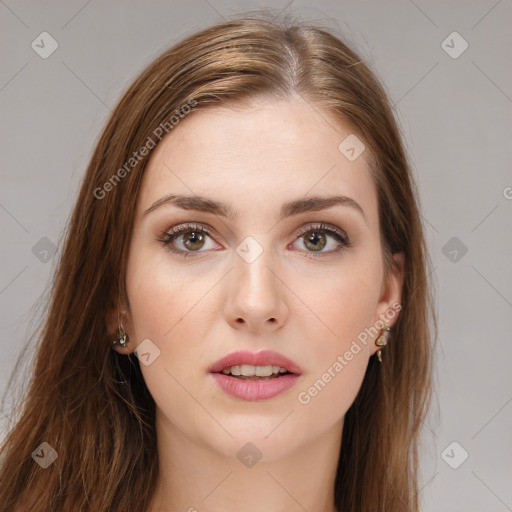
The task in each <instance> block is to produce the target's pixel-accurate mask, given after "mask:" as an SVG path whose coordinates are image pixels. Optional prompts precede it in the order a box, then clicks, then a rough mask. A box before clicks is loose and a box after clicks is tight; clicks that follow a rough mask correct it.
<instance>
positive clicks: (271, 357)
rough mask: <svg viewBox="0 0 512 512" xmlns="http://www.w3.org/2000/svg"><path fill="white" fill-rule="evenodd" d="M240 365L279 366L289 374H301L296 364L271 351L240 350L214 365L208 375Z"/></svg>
mask: <svg viewBox="0 0 512 512" xmlns="http://www.w3.org/2000/svg"><path fill="white" fill-rule="evenodd" d="M242 364H248V365H252V366H268V365H271V366H279V367H280V368H286V370H288V371H289V372H290V373H297V374H301V373H302V370H301V368H300V367H299V365H298V364H297V363H295V362H293V361H292V360H291V359H288V358H287V357H285V356H283V355H282V354H279V353H278V352H274V351H273V350H261V351H260V352H251V351H249V350H240V351H238V352H232V353H231V354H228V355H227V356H225V357H223V358H222V359H219V360H218V361H217V362H216V363H214V364H213V365H212V366H211V367H210V369H209V371H210V373H219V372H222V370H224V368H229V367H231V366H240V365H242Z"/></svg>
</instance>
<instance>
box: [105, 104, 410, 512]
mask: <svg viewBox="0 0 512 512" xmlns="http://www.w3.org/2000/svg"><path fill="white" fill-rule="evenodd" d="M320 114H321V115H320ZM350 133H352V132H351V130H350V127H349V126H343V125H340V123H339V122H337V123H335V122H334V120H333V119H331V118H329V117H328V115H327V113H326V112H320V111H319V110H315V109H313V108H312V107H311V106H310V105H309V104H307V103H305V102H304V101H302V100H301V99H300V98H297V99H296V100H293V101H289V102H288V101H283V102H275V103H269V102H266V101H264V100H257V101H255V102H254V103H253V105H252V106H251V108H250V109H247V110H240V109H229V108H225V107H224V108H214V109H211V110H210V109H209V110H198V111H197V112H194V113H192V114H190V115H189V116H188V117H187V118H185V119H184V120H182V121H181V123H180V124H179V125H178V126H177V127H176V128H175V129H174V130H173V132H172V133H171V134H170V136H168V137H167V138H165V139H164V140H163V141H162V142H161V143H160V144H159V145H158V146H157V147H156V148H155V150H154V151H153V154H152V156H151V159H150V161H149V163H148V167H147V169H146V171H145V175H144V177H143V181H142V185H141V190H140V193H139V197H138V202H137V210H136V218H135V225H134V230H133V234H132V239H131V242H130V252H129V259H128V268H127V276H126V279H127V291H128V298H129V301H130V309H128V308H127V305H126V304H120V305H116V306H115V308H113V309H112V311H111V312H110V313H109V317H108V326H109V328H110V329H111V330H112V331H114V330H115V329H116V327H117V325H118V321H117V318H118V306H119V308H120V310H121V312H122V322H123V326H124V328H125V330H126V332H127V333H128V336H129V340H130V341H129V344H128V346H127V347H126V348H122V347H117V348H116V350H118V351H119V352H120V353H130V352H133V351H134V350H135V348H136V347H137V345H138V344H140V343H141V342H142V341H143V340H145V339H149V340H151V343H152V344H153V345H149V346H150V347H153V348H151V350H152V351H153V352H154V353H156V352H155V350H156V348H157V349H158V350H159V351H160V353H159V355H158V357H156V358H155V359H154V361H152V363H151V364H149V365H147V366H146V365H144V364H141V369H142V372H143V376H144V380H145V381H146V384H147V386H148V389H149V391H150V392H151V394H152V396H153V398H154V400H155V402H156V407H157V409H156V429H157V437H158V452H159V478H158V484H157V489H156V492H155V494H154V497H153V501H152V505H151V507H150V509H149V510H148V511H147V512H163V511H166V512H167V511H169V512H178V511H180V512H181V511H182V512H185V511H190V512H192V511H194V510H197V511H220V510H222V511H223V512H231V511H237V512H238V511H240V510H244V512H261V511H270V510H272V511H275V512H278V511H281V512H295V511H297V512H299V511H300V512H303V510H304V509H305V510H308V512H326V511H327V512H333V511H334V512H335V511H336V508H335V506H334V481H335V476H336V469H337V464H338V455H339V450H340V446H341V432H342V428H343V420H344V416H345V413H346V411H347V410H348V408H349V407H350V405H351V404H352V403H353V401H354V399H355V397H356V395H357V393H358V391H359V389H360V387H361V383H362V381H363V377H364V374H365V371H366V367H367V365H368V360H369V358H370V357H371V356H372V355H373V354H374V353H375V351H376V350H377V349H378V347H377V346H376V345H375V343H374V341H375V339H376V338H377V335H375V336H373V337H370V338H368V342H367V343H366V344H363V343H359V344H358V345H359V348H360V350H359V351H358V352H357V353H356V354H354V355H353V357H351V358H350V360H348V361H347V360H345V359H344V361H345V362H346V363H347V364H344V365H343V369H342V371H338V372H334V376H333V370H332V367H333V364H334V363H335V362H336V361H339V359H338V356H340V355H343V354H345V353H346V352H347V351H350V350H351V347H354V345H353V342H354V340H356V339H357V336H358V335H359V334H360V333H361V332H363V331H364V330H365V328H369V327H371V326H374V325H376V322H377V321H378V320H379V319H382V318H388V319H389V311H390V310H392V309H393V304H396V303H399V302H400V299H401V290H402V283H403V259H402V256H401V255H396V256H395V260H396V262H397V263H398V268H397V269H396V270H392V271H391V272H390V273H389V275H388V276H387V277H386V276H385V272H384V265H383V256H382V248H381V243H380V236H379V217H378V204H377V193H376V187H375V184H374V182H373V179H372V177H371V174H370V172H369V170H368V168H367V159H366V157H367V155H366V153H363V154H362V155H361V156H360V157H359V158H357V159H356V160H355V161H349V160H348V159H347V158H346V157H345V156H344V155H343V154H342V153H341V152H340V151H339V150H338V146H339V144H340V142H341V141H343V140H344V139H345V138H346V137H347V136H348V135H349V134H350ZM170 193H173V194H183V195H187V196H201V197H206V198H209V199H212V200H215V201H218V202H221V203H223V204H225V205H226V207H229V208H230V209H231V210H233V212H234V213H236V217H234V218H232V219H230V218H227V217H223V216H221V215H219V214H214V213H209V212H200V211H196V210H191V209H187V210H186V209H182V208H180V207H178V206H176V205H173V204H165V205H161V206H159V207H156V208H154V209H153V210H152V211H151V212H149V213H147V214H144V212H145V211H146V210H147V209H148V208H149V207H150V206H151V205H152V204H153V203H154V202H155V201H157V200H159V199H160V198H162V197H164V196H166V195H167V194H170ZM334 195H336V196H346V197H348V198H350V199H352V201H353V202H355V203H357V205H359V207H360V208H361V210H362V211H360V209H359V208H358V207H357V206H355V205H354V204H348V202H346V204H342V205H340V204H336V205H333V206H330V207H328V208H325V209H321V210H317V211H309V212H302V213H297V214H295V215H291V216H288V217H285V218H283V219H280V210H281V208H282V205H283V204H284V203H287V202H290V201H293V200H296V199H304V198H311V197H313V196H321V197H328V196H334ZM187 223H191V224H193V225H194V226H196V227H195V228H194V229H192V230H190V231H192V232H195V233H196V234H197V233H199V234H200V236H201V235H202V238H199V239H197V237H196V238H195V239H194V238H193V235H192V236H191V232H190V231H189V232H188V233H187V232H180V233H178V234H177V236H176V237H175V238H174V239H173V241H172V242H171V244H170V245H169V246H165V245H164V243H163V242H162V241H159V237H160V236H161V234H162V233H164V232H169V231H170V230H171V229H172V228H173V227H175V226H179V225H183V224H187ZM320 223H324V224H326V225H327V226H328V227H333V228H335V229H338V231H340V232H341V233H342V235H343V236H344V239H346V237H348V239H349V240H350V246H348V247H346V246H344V244H343V243H342V242H340V241H339V240H338V239H337V238H336V237H334V236H333V235H332V234H330V233H329V232H326V231H322V230H320V229H319V228H318V224H320ZM197 225H199V228H205V229H207V230H208V231H209V233H206V232H202V233H201V232H200V231H198V227H197ZM307 227H311V230H310V232H309V234H308V235H307V236H306V231H305V232H304V233H303V234H300V235H299V236H297V233H298V232H299V230H300V229H301V228H307ZM311 231H313V232H314V233H317V238H316V239H315V238H314V237H313V238H311ZM247 237H252V239H253V240H255V241H256V242H257V244H259V246H260V247H261V250H262V252H261V254H260V255H259V256H258V257H257V258H256V259H255V260H254V261H251V262H250V263H248V261H246V260H245V259H244V258H243V257H241V256H240V254H239V253H238V252H237V248H238V247H240V246H241V247H244V246H245V245H244V244H245V243H246V242H247V240H246V238H247ZM252 239H251V240H252ZM308 241H309V243H308ZM241 244H242V245H241ZM168 247H172V248H174V249H175V250H177V251H181V252H182V253H187V257H184V256H183V255H182V254H174V253H171V252H170V251H169V249H168ZM253 247H256V246H253ZM123 312H124V313H123ZM397 315H398V313H396V314H394V315H393V316H394V318H392V319H390V320H388V321H387V322H386V323H387V324H388V325H390V326H392V325H393V324H394V322H395V321H396V318H397ZM244 349H246V350H250V351H252V352H258V351H260V350H263V349H265V350H274V351H276V352H279V353H281V354H283V355H285V356H286V357H288V358H290V359H292V360H293V361H295V362H296V363H297V364H298V365H299V366H300V367H301V369H302V373H301V376H300V377H299V378H298V382H297V384H296V385H295V386H294V387H293V388H292V389H289V390H288V391H285V392H284V393H281V394H280V395H278V396H275V397H273V398H271V399H267V400H263V401H248V400H243V399H239V398H234V397H232V396H230V395H227V394H226V393H225V392H224V391H222V390H221V389H220V388H219V386H218V385H217V383H216V382H215V381H214V379H213V378H212V375H211V374H210V373H209V372H208V368H209V366H210V365H211V364H213V363H214V362H215V361H217V360H218V359H220V358H221V357H223V356H225V355H227V354H229V353H231V352H234V351H237V350H244ZM353 352H354V351H353ZM329 368H331V379H330V380H329V382H328V383H327V384H326V385H325V387H323V388H322V389H321V391H319V392H318V393H317V394H316V395H314V396H311V394H308V393H307V391H308V389H309V388H310V387H311V386H312V385H313V384H314V383H315V381H317V380H318V379H320V378H322V375H323V374H324V373H325V372H326V371H327V370H328V369H329ZM301 392H302V393H303V394H302V395H301V396H303V397H304V396H309V401H308V402H307V403H305V400H302V402H301V401H300V400H299V398H298V397H299V393H301ZM249 442H250V443H252V445H254V447H256V450H255V449H254V448H252V447H249V448H247V447H246V448H245V450H246V451H247V450H249V451H250V450H253V451H252V452H250V454H252V455H253V456H256V455H257V454H258V453H259V454H261V459H260V460H259V461H258V462H257V463H256V464H255V465H253V466H252V467H248V466H247V465H246V464H244V463H242V461H241V460H240V459H239V457H238V456H237V453H238V452H239V450H241V449H242V448H243V447H244V446H245V445H246V444H247V443H249ZM246 451H245V452H244V451H243V452H242V454H245V453H246Z"/></svg>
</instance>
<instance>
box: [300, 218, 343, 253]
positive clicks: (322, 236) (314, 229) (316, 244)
mask: <svg viewBox="0 0 512 512" xmlns="http://www.w3.org/2000/svg"><path fill="white" fill-rule="evenodd" d="M296 236H297V237H299V238H300V240H301V241H302V245H303V246H304V247H306V249H307V251H306V252H310V253H311V252H312V253H319V254H321V256H324V255H328V254H332V253H336V252H339V251H341V250H343V249H345V248H347V247H351V246H352V243H351V241H350V239H349V237H348V235H347V234H346V233H345V232H344V231H342V230H341V229H339V228H336V227H334V226H332V227H331V226H327V225H326V224H318V225H314V226H311V225H310V226H306V227H305V228H303V229H301V230H300V231H299V232H298V233H296ZM329 238H331V240H332V239H334V240H335V242H336V243H333V242H331V244H330V245H331V250H327V251H322V249H324V248H325V247H327V246H329ZM333 246H334V247H333ZM307 257H308V258H310V257H311V256H307ZM313 257H316V255H315V256H313Z"/></svg>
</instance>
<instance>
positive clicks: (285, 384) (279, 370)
mask: <svg viewBox="0 0 512 512" xmlns="http://www.w3.org/2000/svg"><path fill="white" fill-rule="evenodd" d="M209 372H210V374H211V375H212V377H213V378H214V380H215V381H216V382H217V384H218V385H219V386H220V389H222V391H224V392H225V393H227V394H228V395H231V396H232V397H235V398H238V399H242V400H249V401H260V400H267V399H269V398H272V397H274V396H277V395H279V394H281V393H284V392H285V391H288V390H289V389H291V388H292V387H294V386H295V385H296V383H297V380H298V378H299V377H300V375H301V374H302V370H301V368H300V367H299V366H298V365H297V364H296V363H295V362H293V361H292V360H291V359H288V358H287V357H285V356H283V355H282V354H279V353H277V352H274V351H271V350H264V351H261V352H250V351H248V350H244V351H239V352H233V353H232V354H229V355H227V356H226V357H223V358H222V359H220V360H219V361H217V362H216V363H215V364H213V365H212V366H211V367H210V368H209Z"/></svg>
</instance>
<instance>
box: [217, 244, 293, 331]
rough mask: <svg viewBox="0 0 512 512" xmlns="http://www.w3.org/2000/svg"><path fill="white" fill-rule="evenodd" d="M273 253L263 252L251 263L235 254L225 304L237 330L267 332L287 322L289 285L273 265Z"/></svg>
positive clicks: (231, 323) (226, 313) (229, 317)
mask: <svg viewBox="0 0 512 512" xmlns="http://www.w3.org/2000/svg"><path fill="white" fill-rule="evenodd" d="M269 253H270V251H263V253H262V254H261V255H260V256H259V257H258V258H257V259H256V260H255V261H252V262H250V263H249V262H247V261H245V260H244V259H243V258H241V257H239V256H238V255H236V256H235V262H234V269H233V271H232V272H230V273H229V279H230V281H229V286H228V297H227V299H226V307H225V315H226V321H227V322H228V323H229V324H230V325H231V326H232V327H233V328H234V329H237V330H243V329H246V330H248V331H250V332H253V333H261V334H264V333H269V332H273V331H276V330H278V329H280V328H282V327H283V326H284V325H285V323H286V321H287V318H288V314H289V310H288V306H287V304H286V302H285V296H284V295H285V292H286V286H285V284H284V282H283V279H282V278H281V277H280V276H279V273H278V272H276V271H275V270H273V269H272V268H271V267H272V266H274V267H275V265H272V261H271V260H272V255H271V254H269Z"/></svg>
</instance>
